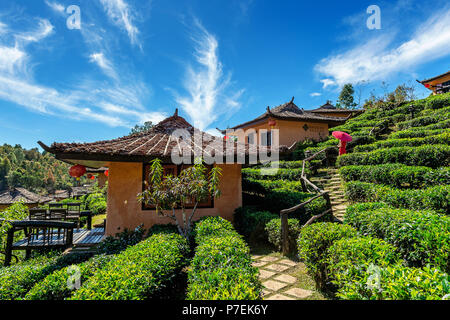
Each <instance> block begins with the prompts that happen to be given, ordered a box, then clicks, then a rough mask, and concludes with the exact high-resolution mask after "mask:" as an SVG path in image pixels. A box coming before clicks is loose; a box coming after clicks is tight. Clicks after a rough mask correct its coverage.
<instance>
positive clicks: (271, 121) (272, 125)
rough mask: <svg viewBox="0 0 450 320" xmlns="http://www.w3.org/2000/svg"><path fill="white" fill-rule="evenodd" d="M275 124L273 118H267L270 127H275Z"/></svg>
mask: <svg viewBox="0 0 450 320" xmlns="http://www.w3.org/2000/svg"><path fill="white" fill-rule="evenodd" d="M276 125H277V122H276V121H275V120H274V119H270V120H269V126H271V127H272V128H273V127H275V126H276Z"/></svg>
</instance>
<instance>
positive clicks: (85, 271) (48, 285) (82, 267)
mask: <svg viewBox="0 0 450 320" xmlns="http://www.w3.org/2000/svg"><path fill="white" fill-rule="evenodd" d="M112 257H113V256H112V255H99V256H95V257H93V258H91V259H90V260H89V261H87V262H83V263H81V264H79V265H76V267H77V268H78V271H79V275H80V284H83V283H84V282H85V281H87V280H88V279H89V278H90V277H92V276H93V275H94V274H95V272H96V271H97V270H99V269H101V268H102V267H103V266H104V265H106V263H107V262H109V261H110V260H111V258H112ZM74 270H75V269H72V270H71V267H65V268H63V269H61V270H57V271H55V272H53V273H51V274H50V275H48V276H47V277H45V279H43V280H42V281H40V282H38V283H37V284H35V285H34V286H33V288H32V289H31V290H30V291H28V293H27V294H26V296H25V300H64V299H66V298H68V297H70V296H71V295H72V293H73V292H74V291H73V290H74V289H75V286H74V287H73V288H70V287H69V286H68V281H69V279H70V277H71V275H73V274H74Z"/></svg>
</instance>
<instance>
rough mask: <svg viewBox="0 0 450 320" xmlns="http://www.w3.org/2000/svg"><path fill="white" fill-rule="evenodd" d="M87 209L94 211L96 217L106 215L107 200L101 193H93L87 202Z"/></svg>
mask: <svg viewBox="0 0 450 320" xmlns="http://www.w3.org/2000/svg"><path fill="white" fill-rule="evenodd" d="M85 204H86V207H87V208H88V209H89V210H91V211H92V213H93V214H94V215H99V214H105V213H106V198H105V195H104V194H103V193H101V192H98V193H91V194H90V195H89V196H88V197H87V198H86V200H85Z"/></svg>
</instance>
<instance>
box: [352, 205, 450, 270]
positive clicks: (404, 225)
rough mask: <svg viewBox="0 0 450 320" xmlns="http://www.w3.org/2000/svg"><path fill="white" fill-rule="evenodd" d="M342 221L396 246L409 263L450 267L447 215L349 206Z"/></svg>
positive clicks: (449, 226) (449, 230) (449, 268)
mask: <svg viewBox="0 0 450 320" xmlns="http://www.w3.org/2000/svg"><path fill="white" fill-rule="evenodd" d="M344 222H345V223H346V224H348V225H351V226H353V227H355V228H357V229H358V230H359V232H360V233H361V234H363V235H367V236H373V237H377V238H381V239H384V240H385V241H386V242H388V243H390V244H392V245H394V246H395V247H397V248H398V251H399V253H400V254H401V256H402V258H403V259H404V260H405V261H407V262H408V264H409V265H410V266H414V267H422V266H425V265H427V264H431V265H433V266H435V267H438V268H439V269H441V270H443V271H447V272H448V270H450V265H449V263H450V219H449V218H448V217H445V216H441V215H438V214H435V213H433V212H427V211H412V210H407V209H391V208H388V207H378V208H377V205H375V207H373V208H370V207H364V206H356V207H355V206H349V207H348V208H347V212H346V214H345V218H344Z"/></svg>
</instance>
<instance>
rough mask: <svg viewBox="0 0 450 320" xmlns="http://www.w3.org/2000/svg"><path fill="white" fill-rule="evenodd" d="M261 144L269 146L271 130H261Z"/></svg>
mask: <svg viewBox="0 0 450 320" xmlns="http://www.w3.org/2000/svg"><path fill="white" fill-rule="evenodd" d="M261 145H263V146H267V147H270V146H271V145H272V132H271V131H267V132H261Z"/></svg>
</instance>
